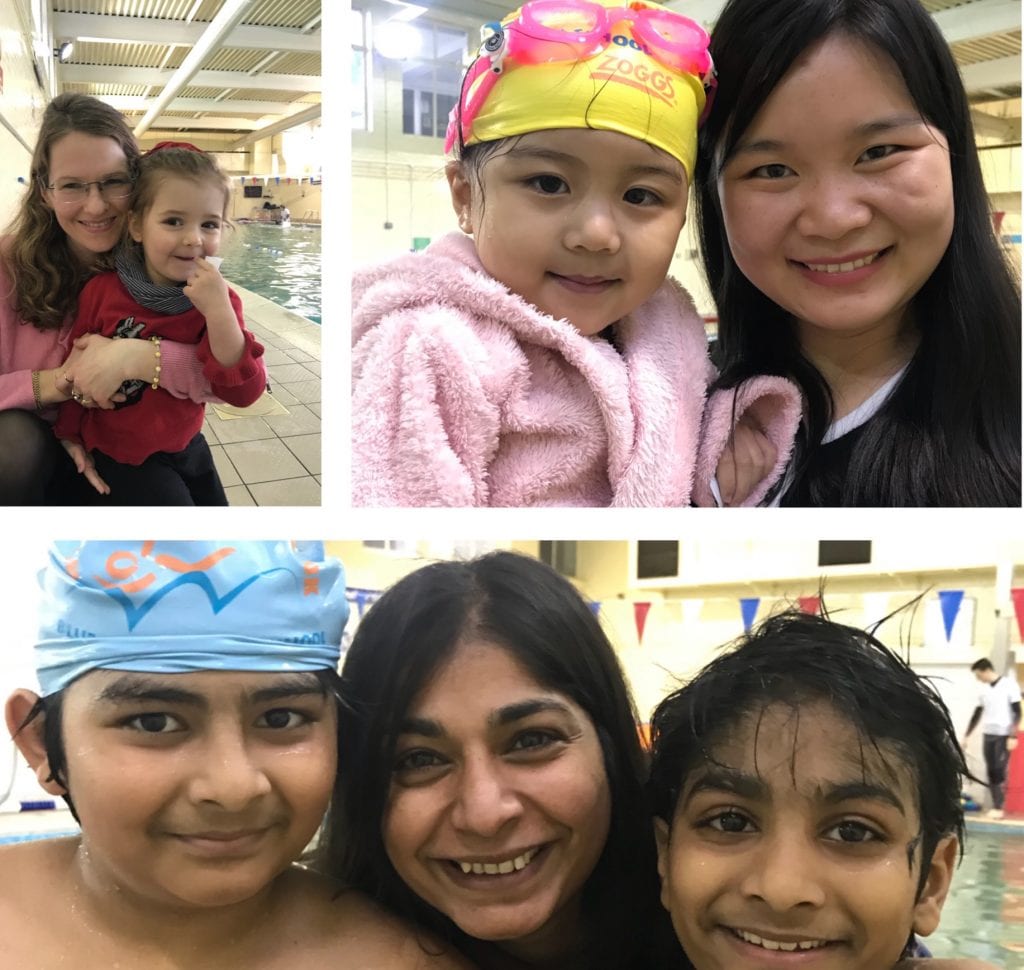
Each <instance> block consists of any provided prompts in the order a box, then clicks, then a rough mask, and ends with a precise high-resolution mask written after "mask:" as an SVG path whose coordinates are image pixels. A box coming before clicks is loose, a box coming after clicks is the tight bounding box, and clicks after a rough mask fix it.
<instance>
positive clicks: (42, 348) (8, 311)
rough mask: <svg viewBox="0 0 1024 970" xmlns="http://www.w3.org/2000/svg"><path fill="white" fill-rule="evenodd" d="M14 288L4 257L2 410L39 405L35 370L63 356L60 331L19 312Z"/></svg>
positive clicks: (0, 279) (0, 269) (0, 272)
mask: <svg viewBox="0 0 1024 970" xmlns="http://www.w3.org/2000/svg"><path fill="white" fill-rule="evenodd" d="M13 290H14V288H13V285H12V284H11V283H10V281H9V279H8V276H7V270H6V268H5V267H4V263H3V261H2V260H0V411H6V410H8V409H9V408H23V409H24V410H28V411H31V410H34V409H35V406H36V403H35V397H34V396H33V394H32V371H33V370H46V369H48V368H50V367H56V366H57V365H58V364H59V363H60V362H61V360H62V359H63V358H62V357H61V356H60V351H59V349H58V343H59V339H60V338H59V334H58V332H57V331H54V330H47V331H39V330H35V329H33V328H30V327H28V326H27V325H26V324H23V323H22V322H21V320H19V319H18V317H17V316H15V313H14V308H13V307H12V305H11V299H12V297H13ZM26 351H27V353H26ZM26 365H28V366H26ZM49 413H51V414H52V412H49Z"/></svg>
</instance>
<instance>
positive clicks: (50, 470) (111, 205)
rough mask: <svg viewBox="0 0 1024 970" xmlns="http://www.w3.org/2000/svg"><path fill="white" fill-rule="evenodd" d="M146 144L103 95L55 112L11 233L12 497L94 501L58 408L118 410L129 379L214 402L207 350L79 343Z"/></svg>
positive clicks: (6, 396)
mask: <svg viewBox="0 0 1024 970" xmlns="http://www.w3.org/2000/svg"><path fill="white" fill-rule="evenodd" d="M138 157H139V150H138V147H137V146H136V144H135V139H134V137H133V136H132V133H131V130H130V129H129V128H128V125H127V123H126V122H125V120H124V118H123V117H122V116H121V114H120V113H119V112H117V111H115V110H114V109H113V108H111V107H109V106H108V105H106V104H103V103H102V102H101V101H98V100H96V99H95V98H91V97H88V96H86V95H81V94H63V95H60V96H59V97H57V98H54V100H53V101H51V102H50V104H49V105H48V106H47V108H46V112H45V113H44V115H43V122H42V126H41V128H40V131H39V138H38V141H37V143H36V147H35V152H34V153H33V157H32V170H31V179H30V181H29V185H28V189H27V191H26V192H25V195H24V197H23V198H22V201H21V206H20V209H19V211H18V213H17V215H16V216H15V218H14V220H13V222H12V223H11V225H10V227H9V229H8V232H9V234H8V235H7V236H6V237H4V238H3V239H2V240H0V504H3V505H37V504H44V503H49V504H80V503H88V502H89V501H90V499H91V492H92V489H91V487H90V486H89V485H88V483H87V482H85V480H84V478H83V477H82V476H80V475H79V474H77V472H76V469H77V471H78V472H82V471H85V470H86V468H87V467H88V462H89V457H88V455H87V454H86V453H85V452H84V450H83V449H82V448H81V447H80V446H77V445H70V446H66V447H67V449H68V454H70V456H71V460H70V461H69V460H68V458H67V456H65V454H64V450H63V449H62V448H61V446H60V444H59V443H58V442H57V439H56V438H55V437H54V435H53V432H52V430H51V425H52V422H53V420H54V418H55V416H56V405H57V404H60V403H61V402H63V401H67V400H72V399H73V400H75V401H77V402H78V403H79V404H80V405H81V406H83V407H112V406H114V404H115V403H116V402H117V400H118V388H119V387H120V386H121V384H122V383H123V382H124V381H126V380H141V381H147V382H151V381H153V380H154V377H155V376H156V375H157V374H159V378H160V384H161V386H162V387H165V388H167V389H168V390H169V391H170V392H171V393H173V394H175V395H176V396H180V397H189V398H192V399H193V400H196V401H203V400H205V399H207V398H208V397H209V394H210V389H209V386H208V384H207V382H206V380H205V378H204V377H203V375H202V371H201V369H200V365H199V361H198V358H197V356H196V348H195V347H194V346H191V345H188V344H175V343H173V342H171V341H163V342H161V344H160V345H159V351H160V353H159V354H157V353H156V352H155V350H154V344H153V343H151V342H150V341H149V340H132V339H126V340H111V339H109V338H106V337H101V336H99V335H90V336H87V337H84V338H82V339H80V340H77V341H75V342H74V344H73V345H72V344H71V343H70V324H71V318H72V316H73V314H74V310H75V306H76V304H77V300H78V294H79V291H80V290H81V288H82V286H83V285H84V284H85V281H86V280H87V279H88V278H89V277H90V276H91V275H92V274H94V273H96V272H98V271H99V270H101V269H109V268H112V265H113V264H112V261H111V258H112V256H111V253H112V250H113V249H114V248H115V247H116V246H117V244H118V243H119V242H120V240H121V238H122V234H123V231H124V224H125V216H126V213H127V209H128V202H129V198H130V195H131V190H132V185H133V181H134V172H135V166H136V162H137V159H138Z"/></svg>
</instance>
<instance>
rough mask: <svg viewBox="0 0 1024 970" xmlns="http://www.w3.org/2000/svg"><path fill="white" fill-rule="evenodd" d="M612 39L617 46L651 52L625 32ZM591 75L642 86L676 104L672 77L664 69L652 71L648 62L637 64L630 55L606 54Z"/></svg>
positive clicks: (655, 95) (654, 94)
mask: <svg viewBox="0 0 1024 970" xmlns="http://www.w3.org/2000/svg"><path fill="white" fill-rule="evenodd" d="M610 41H611V43H612V44H614V45H615V46H617V47H630V48H632V49H633V50H635V51H641V52H643V53H644V54H648V55H649V54H650V51H649V50H648V49H647V47H646V46H645V45H644V44H640V43H638V42H637V41H635V40H633V38H632V37H626V36H624V35H623V34H615V35H614V36H612V37H611V38H610ZM590 76H591V77H592V78H594V79H595V80H598V81H612V80H614V81H621V82H622V83H624V84H630V85H632V86H634V87H638V88H641V89H642V90H645V91H647V92H648V93H650V94H651V95H652V96H653V97H657V98H660V99H661V100H662V101H665V102H666V103H668V104H675V98H676V92H675V88H674V87H673V86H672V78H671V77H670V76H669V75H668V74H666V73H664V72H663V71H652V70H651V69H650V68H649V67H648V66H647V65H646V64H636V63H634V62H633V60H632V59H631V58H629V57H620V56H619V55H617V54H614V53H608V54H605V55H604V57H602V58H601V61H600V63H599V64H598V65H597V67H596V68H595V69H594V70H593V71H592V72H591V75H590Z"/></svg>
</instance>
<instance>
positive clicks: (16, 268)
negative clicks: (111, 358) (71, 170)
mask: <svg viewBox="0 0 1024 970" xmlns="http://www.w3.org/2000/svg"><path fill="white" fill-rule="evenodd" d="M72 132H80V133H81V134H84V135H95V136H98V137H101V138H113V139H114V141H116V142H117V143H118V145H120V146H121V149H122V151H123V152H124V155H125V158H126V159H127V161H128V171H129V172H130V173H131V174H132V175H133V176H134V174H135V169H136V167H137V164H138V158H139V149H138V146H137V145H136V144H135V138H134V136H133V135H132V132H131V129H130V128H129V127H128V123H127V122H126V121H125V119H124V117H123V116H122V115H121V113H120V112H119V111H116V110H115V109H114V108H111V107H110V106H109V105H107V104H104V103H103V102H102V101H99V100H97V99H96V98H92V97H89V96H88V95H85V94H61V95H58V96H57V97H56V98H54V99H53V100H52V101H51V102H50V103H49V104H48V105H47V106H46V111H45V112H44V113H43V123H42V126H41V127H40V129H39V138H38V139H37V141H36V147H35V151H34V152H33V153H32V171H31V176H30V178H29V185H28V191H27V192H26V193H25V195H24V197H23V198H22V200H21V207H20V208H19V210H18V213H17V215H16V216H15V217H14V219H13V220H12V221H11V223H10V225H9V226H8V227H7V233H8V237H7V239H6V241H5V245H4V247H3V251H2V253H0V256H2V258H3V261H4V265H5V268H6V270H7V274H8V276H9V277H10V278H11V282H12V293H11V294H10V299H11V304H12V307H13V309H14V312H15V314H16V315H17V316H18V318H19V319H21V320H22V321H24V322H25V323H30V324H32V326H34V327H37V328H38V329H40V330H55V329H57V328H58V327H60V326H61V325H62V324H63V323H64V321H65V320H66V319H67V318H68V317H69V316H70V315H72V314H73V313H74V311H75V308H76V306H77V304H78V294H79V291H80V290H81V289H82V286H83V285H84V283H85V281H86V279H88V278H89V276H91V275H92V274H93V273H94V272H96V270H98V269H108V268H113V262H112V260H111V259H110V257H108V255H107V254H103V255H101V256H100V257H99V258H98V259H97V260H96V261H95V262H94V263H93V264H92V265H90V266H83V265H81V263H80V262H79V261H78V260H77V259H76V258H75V256H74V254H73V253H72V251H71V248H70V246H69V245H68V238H67V235H66V234H65V233H64V230H63V229H61V227H60V226H59V225H58V223H57V220H56V219H55V218H54V215H53V212H52V210H51V209H50V207H49V206H48V205H47V204H46V201H45V199H44V198H43V190H44V189H45V187H46V185H47V183H48V182H49V181H50V171H49V167H50V148H51V147H52V146H53V144H54V143H55V142H56V141H58V140H59V139H61V138H63V137H64V136H65V135H69V134H71V133H72Z"/></svg>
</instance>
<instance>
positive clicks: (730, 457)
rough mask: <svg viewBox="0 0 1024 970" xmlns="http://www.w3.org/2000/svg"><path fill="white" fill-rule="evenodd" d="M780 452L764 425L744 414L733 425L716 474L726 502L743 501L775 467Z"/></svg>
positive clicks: (737, 502) (740, 502)
mask: <svg viewBox="0 0 1024 970" xmlns="http://www.w3.org/2000/svg"><path fill="white" fill-rule="evenodd" d="M777 459H778V453H777V452H776V450H775V446H774V445H773V444H772V443H771V441H769V440H768V437H767V435H765V433H764V431H763V430H762V429H761V426H760V425H759V424H758V423H757V422H756V421H755V420H754V419H753V418H752V417H751V416H750V415H749V413H748V414H744V415H743V416H742V417H741V418H740V419H739V421H737V422H736V427H735V428H734V429H733V432H732V435H731V436H730V438H729V442H728V444H726V446H725V451H724V452H723V453H722V457H721V459H720V460H719V462H718V469H717V471H716V473H715V477H716V478H717V479H718V487H719V489H720V490H721V493H722V502H723V504H724V505H726V506H730V507H735V506H737V505H742V504H743V502H744V501H745V500H746V499H747V497H748V496H749V495H750V493H751V492H753V491H754V489H755V488H756V487H757V485H758V484H759V483H760V482H762V481H763V480H764V478H765V476H766V475H768V473H769V472H770V471H771V470H772V469H773V468H774V467H775V462H776V460H777Z"/></svg>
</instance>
